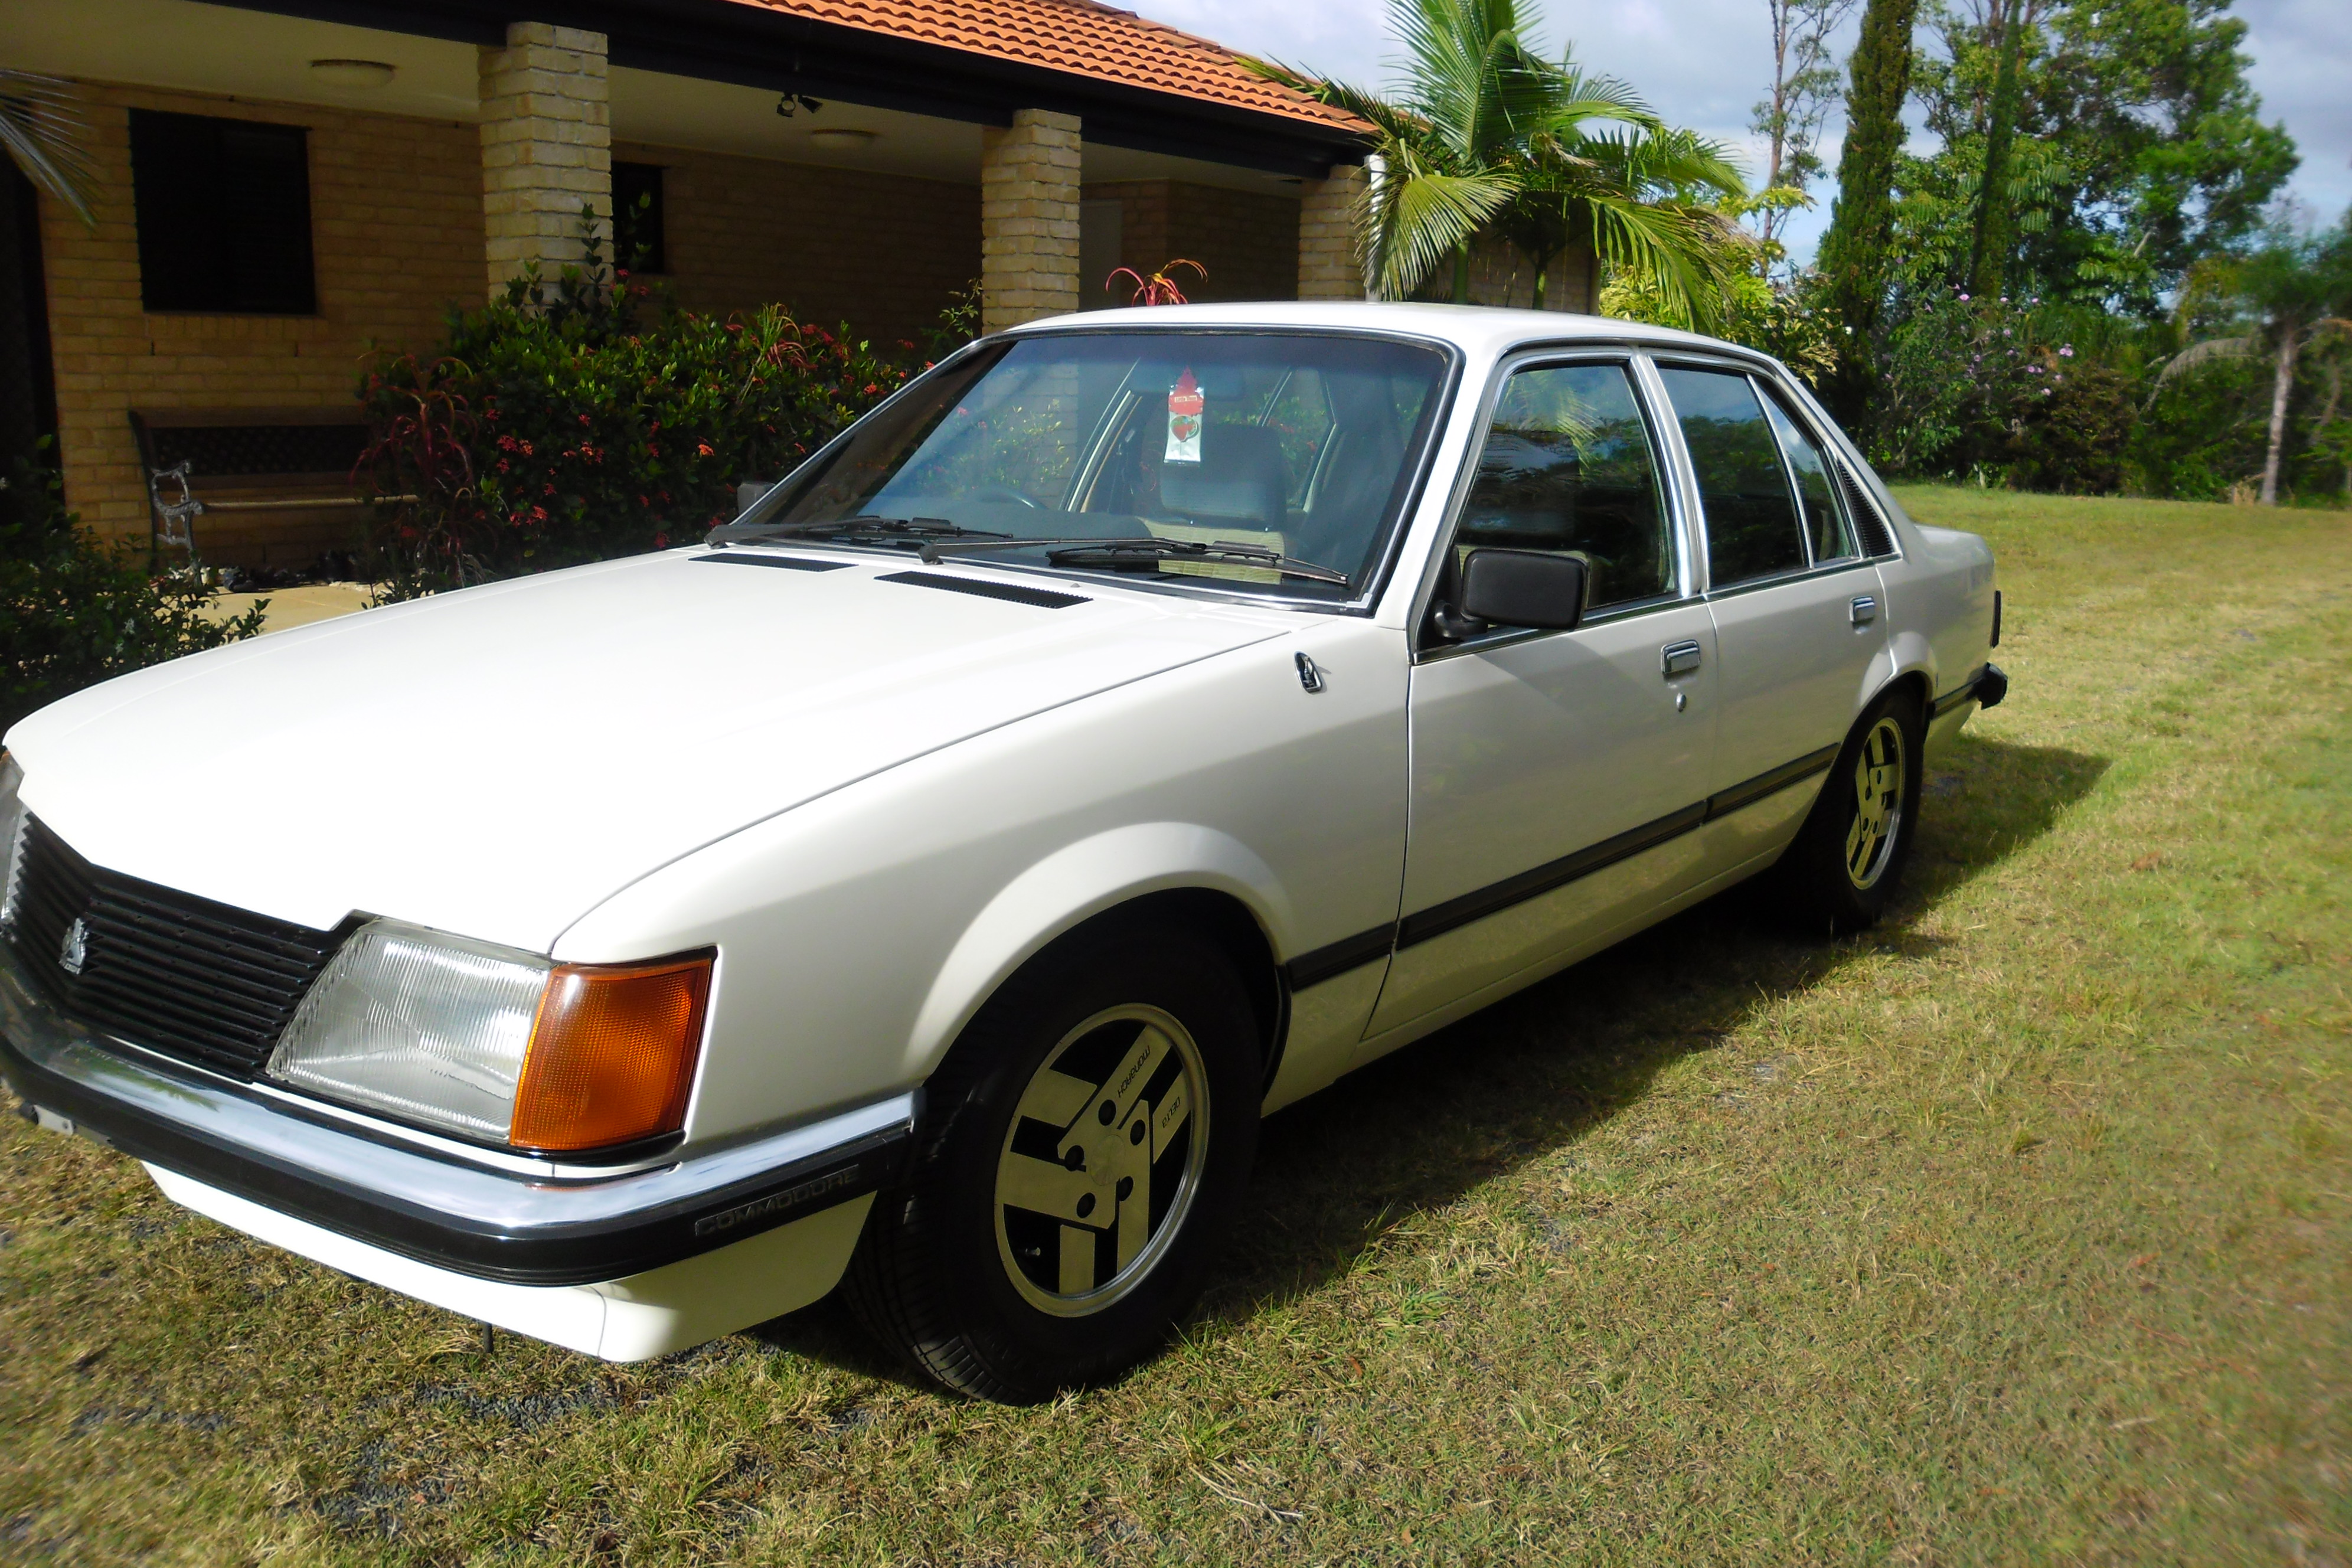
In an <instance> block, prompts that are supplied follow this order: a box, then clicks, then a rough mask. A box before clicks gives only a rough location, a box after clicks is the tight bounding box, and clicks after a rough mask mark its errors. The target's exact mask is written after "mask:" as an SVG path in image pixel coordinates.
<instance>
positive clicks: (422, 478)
mask: <svg viewBox="0 0 2352 1568" xmlns="http://www.w3.org/2000/svg"><path fill="white" fill-rule="evenodd" d="M545 294H546V296H547V297H544V298H542V290H541V287H540V283H539V280H538V279H537V278H536V277H526V278H523V279H517V280H516V281H515V282H514V283H513V284H512V285H510V286H509V289H508V292H507V296H506V298H505V299H503V300H499V301H497V302H495V303H493V304H491V305H490V306H488V308H486V309H484V310H474V311H457V312H453V313H452V314H451V316H450V318H449V324H448V338H447V342H446V343H445V344H444V345H443V347H442V351H441V353H439V354H437V355H436V356H434V357H432V358H428V359H420V358H418V357H416V356H415V355H408V354H400V355H393V354H383V355H379V356H378V357H377V358H376V359H375V360H374V361H373V363H371V364H370V365H369V367H368V368H367V370H366V372H365V374H364V375H363V378H362V385H361V394H360V395H361V401H362V404H363V405H365V406H366V409H367V411H368V416H369V419H370V423H371V426H372V431H373V439H372V442H371V445H370V447H369V448H368V451H367V454H366V456H365V457H363V458H362V461H361V474H362V479H364V480H365V481H366V482H367V483H368V484H369V485H370V486H372V488H373V490H374V491H375V493H377V494H380V495H388V496H413V497H415V500H414V501H413V502H409V503H404V504H402V505H399V506H396V507H391V508H386V509H383V510H384V511H385V513H386V514H387V521H384V522H381V523H379V525H378V528H377V537H376V544H377V550H376V552H375V554H376V559H375V561H374V563H373V565H374V568H375V570H376V572H377V573H378V574H379V575H380V576H381V577H382V578H383V581H384V582H385V584H386V589H385V592H386V595H387V596H389V597H394V598H400V597H406V596H408V595H413V594H415V593H420V592H426V591H430V590H433V589H437V588H443V587H451V586H457V585H460V584H466V583H471V582H481V581H485V580H488V579H490V578H495V577H509V576H513V575H516V574H521V573H526V572H543V571H550V570H552V569H554V568H556V567H561V566H571V565H576V564H579V563H583V562H587V561H597V560H603V559H606V558H608V557H611V556H615V555H625V554H631V553H634V552H639V551H646V550H658V549H661V548H663V547H665V546H666V545H667V544H669V543H671V542H677V541H682V540H685V539H688V538H691V537H693V536H695V535H697V534H698V533H700V532H701V531H704V530H706V529H708V528H709V527H711V526H712V525H714V524H716V523H719V522H724V521H727V520H728V519H730V518H731V517H732V516H733V515H734V511H735V487H736V486H737V485H738V484H740V483H743V482H745V481H748V480H752V479H775V478H777V477H779V476H780V475H782V473H783V472H785V471H786V470H788V469H789V468H792V467H793V465H794V464H796V463H797V462H799V461H800V459H801V458H804V457H806V456H807V455H808V454H809V453H810V452H812V451H814V449H815V448H816V447H818V446H820V445H822V444H823V443H824V441H825V440H827V439H828V438H830V437H832V436H833V435H834V433H835V432H836V431H837V430H839V429H841V428H842V427H843V426H845V425H847V424H848V423H849V422H850V421H851V420H853V419H855V418H856V416H858V415H860V414H862V413H864V412H865V411H866V409H867V408H870V407H872V406H873V405H875V404H876V403H877V402H879V401H880V400H881V399H882V398H883V397H884V396H886V395H888V394H889V393H891V392H893V391H895V390H897V389H898V386H900V385H901V384H904V382H905V381H906V379H907V377H908V374H910V372H911V366H910V364H909V363H908V362H909V361H911V360H912V359H913V358H914V355H915V349H914V345H913V344H912V343H901V344H898V345H897V348H898V353H897V354H896V355H885V354H881V353H876V352H875V351H874V348H873V346H872V345H871V344H870V343H867V342H857V341H854V340H852V339H851V338H850V337H849V335H848V332H847V330H846V329H844V330H843V331H839V332H832V331H825V330H824V329H823V328H820V327H814V326H810V325H806V324H804V323H802V322H798V321H793V319H792V318H791V317H790V316H788V315H787V314H785V313H784V311H782V310H780V309H778V308H775V307H769V308H768V309H765V310H761V311H759V312H757V313H756V314H753V315H751V316H749V317H730V318H728V319H726V320H724V321H721V320H719V319H716V318H713V317H709V316H703V315H698V314H696V313H694V312H692V311H688V310H679V309H677V307H676V305H675V304H674V303H673V302H672V301H671V300H669V299H668V298H667V296H666V295H662V294H656V293H655V292H654V291H653V290H650V289H647V288H646V286H645V285H643V284H639V283H635V282H632V281H630V280H629V279H628V278H627V277H626V275H625V274H620V275H613V276H600V275H598V274H597V273H595V272H594V271H593V269H592V270H591V271H590V272H588V273H586V274H583V273H582V272H580V271H579V270H577V269H571V268H567V269H566V271H565V274H564V276H563V278H562V279H560V280H559V281H558V282H557V283H556V284H555V285H554V286H553V288H552V289H549V290H546V291H545Z"/></svg>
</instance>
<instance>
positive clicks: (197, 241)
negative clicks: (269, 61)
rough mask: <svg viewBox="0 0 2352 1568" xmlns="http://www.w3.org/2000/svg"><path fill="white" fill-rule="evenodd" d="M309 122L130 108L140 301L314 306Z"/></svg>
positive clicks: (238, 307)
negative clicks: (298, 123)
mask: <svg viewBox="0 0 2352 1568" xmlns="http://www.w3.org/2000/svg"><path fill="white" fill-rule="evenodd" d="M131 201H132V206H133V210H134V213H135V215H136V226H137V230H138V240H139V294H140V302H141V304H142V306H143V307H144V308H145V309H146V310H148V311H149V313H151V314H155V315H175V316H176V315H235V316H315V315H317V314H318V313H319V282H318V256H317V250H316V247H315V245H314V243H313V236H312V233H311V202H310V128H309V127H307V126H302V125H285V124H279V123H278V122H275V121H264V120H232V119H226V118H222V117H217V116H214V115H205V114H179V113H173V112H171V111H168V110H154V109H134V110H131Z"/></svg>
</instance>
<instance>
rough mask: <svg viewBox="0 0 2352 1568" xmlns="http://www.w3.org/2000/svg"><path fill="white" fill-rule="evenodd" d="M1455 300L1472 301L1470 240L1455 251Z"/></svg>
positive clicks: (1456, 302)
mask: <svg viewBox="0 0 2352 1568" xmlns="http://www.w3.org/2000/svg"><path fill="white" fill-rule="evenodd" d="M1469 302H1470V242H1469V241H1467V240H1465V241H1463V243H1462V248H1461V249H1459V250H1457V251H1455V252H1454V303H1455V304H1457V305H1466V304H1468V303H1469Z"/></svg>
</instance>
